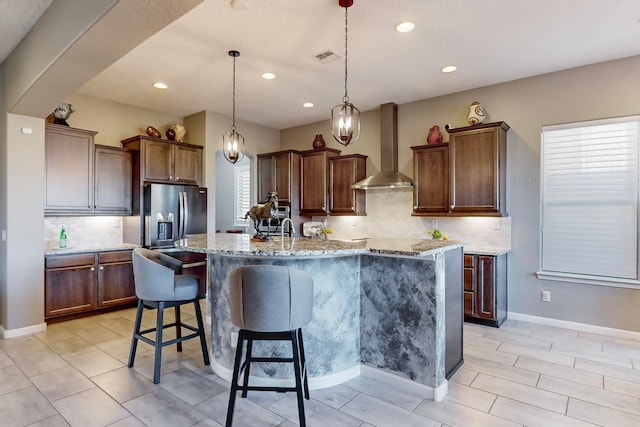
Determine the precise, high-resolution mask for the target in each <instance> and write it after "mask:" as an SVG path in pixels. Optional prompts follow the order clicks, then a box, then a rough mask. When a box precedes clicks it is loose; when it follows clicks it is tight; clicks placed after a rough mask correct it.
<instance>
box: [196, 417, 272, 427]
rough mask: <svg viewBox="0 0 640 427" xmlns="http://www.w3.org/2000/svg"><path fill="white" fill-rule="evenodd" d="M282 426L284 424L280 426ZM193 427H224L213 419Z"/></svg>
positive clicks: (206, 419) (207, 419)
mask: <svg viewBox="0 0 640 427" xmlns="http://www.w3.org/2000/svg"><path fill="white" fill-rule="evenodd" d="M280 426H282V424H280ZM193 427H222V424H220V423H217V422H215V421H214V420H212V419H211V418H205V419H204V420H202V421H200V422H199V423H198V424H196V425H194V426H193Z"/></svg>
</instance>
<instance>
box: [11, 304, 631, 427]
mask: <svg viewBox="0 0 640 427" xmlns="http://www.w3.org/2000/svg"><path fill="white" fill-rule="evenodd" d="M170 313H171V312H170V311H167V315H168V316H167V317H170V316H169V315H170ZM183 317H184V318H185V319H187V318H189V317H191V318H192V317H193V314H192V313H190V314H185V315H183ZM133 318H134V310H133V309H128V310H122V311H118V312H114V313H109V314H103V315H99V316H94V317H90V318H85V319H79V320H73V321H69V322H64V323H58V324H53V325H49V328H48V329H47V331H46V332H42V333H38V334H35V335H31V336H27V337H21V338H15V339H9V340H0V425H2V426H4V427H8V426H69V425H70V426H81V427H88V426H118V427H125V426H126V427H128V426H171V427H176V426H199V427H204V426H221V425H223V424H224V419H225V415H226V406H227V399H228V383H227V382H226V381H224V380H222V379H221V378H219V377H217V376H216V375H215V374H213V373H212V372H211V370H210V369H209V368H208V367H204V366H203V364H202V355H201V353H200V352H199V351H200V350H199V347H198V346H199V344H198V342H197V341H196V340H191V341H190V342H186V343H185V344H184V347H185V348H184V351H183V352H182V354H180V353H177V352H176V351H175V350H174V348H173V347H171V348H169V347H167V348H165V352H164V357H163V367H162V378H161V382H160V384H159V385H154V384H153V382H152V381H151V380H150V378H151V377H152V368H153V352H152V351H151V348H150V347H149V346H148V345H146V344H144V343H140V344H139V345H138V355H137V359H136V366H135V369H128V368H127V367H126V363H127V357H128V352H129V344H130V337H131V330H132V328H133ZM144 323H145V324H147V325H152V324H153V318H152V314H149V316H147V315H145V318H144ZM464 337H465V347H464V357H465V364H464V365H463V367H462V368H461V369H460V370H459V371H458V372H457V373H456V374H455V376H454V377H453V378H452V380H451V381H450V382H449V393H448V395H447V397H446V398H445V399H444V401H442V402H439V403H436V402H433V401H429V400H425V399H424V398H423V396H421V393H420V390H416V389H414V388H412V387H407V386H406V385H405V384H403V383H401V382H398V381H396V380H389V379H388V378H386V377H377V376H375V377H373V376H364V375H362V376H360V377H358V378H356V379H354V380H352V381H349V382H347V383H345V384H343V385H339V386H336V387H332V388H329V389H324V390H312V391H311V396H312V399H311V400H310V401H307V402H306V403H305V408H306V411H307V424H308V425H309V426H310V427H314V426H317V427H338V426H354V427H356V426H357V427H371V426H378V427H382V426H393V427H398V426H402V427H404V426H419V427H428V426H434V427H453V426H464V427H476V426H479V427H482V426H492V427H495V426H498V427H500V426H505V427H506V426H527V427H536V426H540V427H553V426H570V427H573V426H575V427H578V426H581V427H587V426H612V427H626V426H635V427H638V426H640V341H632V340H626V339H619V338H613V337H609V336H602V335H593V334H587V333H579V332H575V331H571V330H567V329H559V328H552V327H546V326H541V325H536V324H532V323H525V322H515V321H507V322H506V323H505V325H503V327H501V328H500V329H495V328H489V327H483V326H478V325H473V324H465V326H464ZM235 425H236V426H238V427H241V426H251V427H259V426H282V427H291V426H295V425H297V409H296V403H295V396H293V395H291V394H290V393H289V394H287V395H282V394H276V393H254V394H253V396H251V393H250V394H249V399H238V403H237V406H236V414H235Z"/></svg>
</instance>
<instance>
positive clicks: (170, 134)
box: [165, 128, 176, 141]
mask: <svg viewBox="0 0 640 427" xmlns="http://www.w3.org/2000/svg"><path fill="white" fill-rule="evenodd" d="M165 135H167V139H168V140H170V141H173V140H174V139H176V131H175V130H173V129H171V128H169V129H167V131H166V132H165Z"/></svg>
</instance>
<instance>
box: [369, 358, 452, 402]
mask: <svg viewBox="0 0 640 427" xmlns="http://www.w3.org/2000/svg"><path fill="white" fill-rule="evenodd" d="M360 370H361V371H362V373H363V374H366V375H367V376H370V377H374V376H380V377H383V378H387V379H389V380H391V381H399V382H401V383H402V384H403V386H406V387H409V388H410V389H413V390H415V391H414V393H415V394H418V395H421V396H424V398H425V399H432V400H434V401H436V402H441V401H442V399H443V398H444V397H445V396H446V395H447V392H448V391H449V382H448V381H447V380H444V382H443V383H442V384H440V385H439V386H438V387H431V386H428V385H425V384H421V383H417V382H415V381H412V380H410V379H409V378H404V377H401V376H398V375H394V374H392V373H389V372H386V371H383V370H382V369H376V368H372V367H370V366H366V365H360Z"/></svg>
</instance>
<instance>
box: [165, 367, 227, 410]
mask: <svg viewBox="0 0 640 427" xmlns="http://www.w3.org/2000/svg"><path fill="white" fill-rule="evenodd" d="M160 385H161V386H162V388H164V389H166V390H167V391H169V392H171V393H172V394H174V395H176V396H178V397H179V398H180V399H182V400H184V401H185V402H187V403H188V404H189V405H193V406H195V405H197V404H199V403H202V402H203V401H205V400H207V399H210V398H212V397H213V396H216V395H218V394H220V393H224V394H227V393H226V392H227V389H226V388H225V387H222V386H221V385H220V384H217V383H215V382H214V381H211V380H209V379H207V378H204V377H202V376H200V375H198V374H196V373H195V372H192V371H190V370H188V369H185V368H181V369H177V370H175V371H172V372H168V373H166V374H164V375H163V376H162V379H161V380H160Z"/></svg>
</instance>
